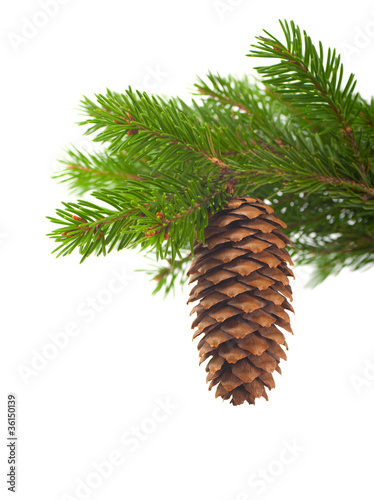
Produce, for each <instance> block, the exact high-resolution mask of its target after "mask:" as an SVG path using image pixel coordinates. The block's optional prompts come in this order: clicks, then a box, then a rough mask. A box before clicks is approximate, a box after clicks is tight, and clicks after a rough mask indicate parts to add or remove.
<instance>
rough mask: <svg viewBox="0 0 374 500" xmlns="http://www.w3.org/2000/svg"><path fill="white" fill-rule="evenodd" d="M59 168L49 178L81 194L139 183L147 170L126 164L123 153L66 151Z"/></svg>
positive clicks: (135, 164)
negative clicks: (133, 180)
mask: <svg viewBox="0 0 374 500" xmlns="http://www.w3.org/2000/svg"><path fill="white" fill-rule="evenodd" d="M60 164H61V169H60V170H59V171H58V172H56V173H55V175H54V176H53V177H54V178H55V179H58V180H59V181H60V182H61V183H67V184H68V185H69V188H70V190H71V191H75V192H78V193H84V192H87V191H90V190H92V189H99V188H102V187H107V188H113V187H116V186H120V185H123V183H124V182H126V180H127V179H135V180H141V178H142V177H141V175H138V174H143V173H144V174H145V173H149V169H148V168H147V166H146V165H145V164H144V162H140V161H138V160H136V159H134V160H132V161H129V160H128V158H126V155H125V153H120V154H116V155H110V154H108V153H107V152H105V151H104V152H99V153H96V154H89V153H87V152H80V151H78V150H76V149H68V150H67V151H66V157H65V158H63V159H62V160H60Z"/></svg>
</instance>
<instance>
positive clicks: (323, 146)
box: [51, 22, 374, 291]
mask: <svg viewBox="0 0 374 500" xmlns="http://www.w3.org/2000/svg"><path fill="white" fill-rule="evenodd" d="M281 25H282V29H283V32H284V35H285V42H284V43H281V42H280V41H279V40H278V39H277V38H275V37H274V36H272V35H270V34H269V33H267V32H265V36H260V37H258V43H257V45H254V46H253V50H252V51H251V54H250V55H251V56H255V57H259V56H260V57H267V58H270V59H277V60H278V61H277V62H276V63H275V64H272V65H270V66H261V67H259V68H257V69H258V71H259V73H260V75H262V77H263V78H262V80H263V81H262V83H259V82H257V81H254V82H251V81H249V79H248V78H241V79H238V78H234V77H232V76H228V77H222V76H220V75H213V74H209V75H208V76H207V78H206V80H205V81H204V80H202V79H200V80H199V81H198V82H197V84H196V85H195V89H196V91H197V94H198V96H199V98H198V100H192V102H191V104H187V103H185V102H184V101H182V100H181V99H169V100H165V99H163V98H161V97H157V96H152V97H150V96H148V95H147V94H146V93H140V92H133V91H132V90H131V88H130V89H129V90H128V91H126V92H125V93H124V94H118V93H113V92H110V91H107V93H106V94H105V95H97V96H96V102H93V101H91V100H89V99H85V100H84V101H83V110H84V112H85V114H86V118H85V120H84V121H83V122H82V124H83V125H87V126H88V130H87V134H92V135H93V140H94V141H96V142H99V143H102V144H103V145H104V147H105V150H104V151H102V152H100V153H95V154H92V155H89V154H87V153H81V152H78V151H75V150H72V151H68V154H67V157H66V159H64V160H63V162H62V163H63V170H62V171H61V172H59V173H58V174H57V175H56V177H58V178H59V179H60V180H61V181H62V182H67V183H68V184H69V185H70V187H71V189H74V190H76V191H80V192H86V191H94V192H93V193H92V194H93V196H94V198H96V200H100V202H101V203H103V206H99V205H97V204H94V203H91V202H88V201H85V200H80V201H78V202H77V203H64V207H63V208H62V209H59V210H57V215H56V217H52V218H51V220H52V221H53V222H54V223H56V224H57V225H58V229H55V230H54V231H53V232H52V233H51V236H52V237H53V238H54V239H55V240H56V242H57V243H58V245H59V246H58V248H56V252H58V254H59V255H61V254H63V255H66V254H69V253H71V252H72V251H73V250H74V249H75V248H78V249H79V251H80V253H81V255H82V260H84V259H85V258H86V257H87V256H88V255H91V254H94V253H96V254H101V253H102V254H105V253H106V252H110V251H111V250H113V249H114V248H116V249H118V250H120V249H123V248H131V247H138V248H140V249H141V250H143V251H150V252H153V253H154V254H155V256H156V258H157V259H161V260H164V261H165V263H164V264H161V267H159V268H157V270H155V271H154V272H153V273H152V274H153V275H154V276H155V278H156V281H157V283H158V285H157V287H156V289H157V290H158V289H160V288H164V289H166V290H167V291H168V290H171V289H172V288H173V286H174V284H175V282H176V279H177V278H178V276H181V281H184V277H183V273H184V270H185V266H187V265H188V263H189V260H190V259H191V256H190V255H189V254H190V253H191V252H192V249H193V243H194V240H195V239H196V238H197V239H198V240H200V241H203V239H204V228H205V226H206V224H207V221H208V216H209V214H211V213H213V212H214V211H215V210H218V209H220V208H221V207H222V206H223V205H224V203H225V201H226V200H227V198H228V197H229V196H230V195H244V196H251V197H253V196H255V197H258V198H261V199H263V200H265V201H266V202H267V203H270V204H272V205H273V206H274V208H275V210H276V212H279V214H280V216H281V217H282V219H283V220H284V221H285V222H286V223H287V224H288V229H287V231H288V234H289V236H290V237H291V239H293V241H294V243H295V247H294V255H295V257H296V261H297V262H304V263H311V262H313V263H315V267H316V270H317V274H318V279H323V278H325V277H326V276H327V275H328V274H331V273H333V272H338V271H339V270H340V269H342V268H343V267H347V266H350V267H352V268H354V269H356V268H362V267H365V266H366V265H370V264H372V263H373V259H374V257H373V255H374V252H373V250H374V248H373V242H374V164H373V160H374V153H373V151H374V147H373V146H374V137H373V136H374V132H373V130H374V100H373V99H372V100H371V101H370V102H366V101H365V100H364V99H363V98H362V97H361V96H360V95H359V94H358V93H357V92H355V84H356V82H355V80H354V77H353V75H350V76H349V77H348V80H347V81H346V83H344V84H343V66H342V64H341V62H340V57H339V56H338V55H337V54H336V52H335V50H331V49H328V51H327V53H326V54H325V55H324V50H323V48H322V44H321V43H320V44H319V47H318V48H316V47H315V46H314V45H313V43H312V41H311V39H310V38H309V37H308V35H307V34H306V33H305V32H301V31H300V29H299V28H298V27H296V26H295V25H294V23H292V22H291V23H290V24H288V23H286V22H285V23H281Z"/></svg>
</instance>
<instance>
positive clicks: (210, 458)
mask: <svg viewBox="0 0 374 500" xmlns="http://www.w3.org/2000/svg"><path fill="white" fill-rule="evenodd" d="M53 3H54V4H55V12H51V11H50V14H49V16H47V17H46V15H43V14H40V13H41V12H43V9H42V7H41V4H42V2H38V1H26V0H18V1H17V2H2V3H1V7H0V19H1V31H2V33H1V35H2V36H1V62H2V64H1V69H2V76H1V86H2V92H1V96H2V99H1V119H0V122H1V127H2V133H1V138H2V175H1V183H0V200H1V201H0V203H1V217H0V235H1V236H0V257H1V262H2V265H1V276H0V280H1V291H0V303H1V333H2V347H1V349H0V356H1V359H0V366H1V370H2V375H1V404H0V431H1V440H0V463H1V467H0V470H1V478H0V491H1V492H0V496H1V497H2V498H3V497H4V495H5V494H8V495H10V493H8V492H7V491H6V488H7V485H6V470H7V466H6V456H7V451H6V440H5V437H6V436H5V433H6V397H7V393H8V392H11V391H13V392H15V393H16V394H17V396H18V401H19V408H18V410H19V419H18V435H19V441H18V465H19V467H18V469H19V470H18V473H19V484H18V498H20V499H22V500H23V499H25V500H29V499H34V498H35V499H38V500H47V499H48V500H53V499H56V500H57V499H64V500H67V499H70V500H71V499H78V498H94V499H97V500H101V499H105V500H106V499H110V500H119V499H125V498H131V499H132V500H138V499H139V500H140V499H142V500H143V499H150V498H152V499H153V498H157V499H158V498H160V499H163V500H172V499H173V500H174V499H176V498H178V499H179V500H185V499H186V500H187V499H189V500H190V499H192V498H193V499H196V500H203V499H204V500H205V499H207V500H213V499H214V500H221V499H222V500H231V499H232V500H246V499H254V498H264V499H273V498H274V499H275V498H276V499H280V498H287V499H288V500H296V499H299V498H303V499H304V500H307V499H315V498H323V499H324V498H332V497H333V498H341V499H350V498H362V499H365V498H371V496H372V471H373V449H374V436H373V416H374V415H373V413H374V404H373V398H374V337H373V333H374V332H373V321H372V282H373V278H374V272H373V270H371V271H366V272H356V273H350V272H348V271H344V272H343V273H341V275H339V276H338V277H332V278H329V279H328V280H327V281H326V282H325V283H324V284H322V285H321V286H319V287H318V288H316V289H314V290H310V289H305V288H304V284H305V282H306V281H307V280H308V271H307V270H305V269H297V270H296V275H297V276H298V280H297V282H296V283H295V287H294V289H295V300H294V306H295V309H296V312H297V314H296V316H295V318H294V320H293V328H294V331H295V336H294V337H292V338H289V339H288V340H289V346H290V349H289V359H288V361H287V362H283V363H282V369H283V376H282V377H280V376H278V377H277V380H276V383H277V387H276V389H275V390H274V391H271V393H270V400H269V402H266V401H265V400H261V401H258V403H257V404H256V406H248V405H242V406H240V407H236V408H235V407H232V406H231V405H229V404H227V403H223V402H222V401H221V400H216V399H214V394H213V393H209V392H208V391H207V387H206V384H205V371H204V369H203V368H202V367H199V366H198V355H197V350H196V343H192V342H191V330H190V318H189V309H190V308H189V307H187V306H186V305H185V302H186V299H187V294H188V291H187V289H185V290H184V292H181V291H178V293H177V294H176V296H175V298H173V297H169V298H167V299H166V300H165V301H164V300H163V298H162V296H156V297H152V296H151V292H152V289H153V284H151V283H149V281H148V277H147V276H145V275H144V274H142V273H137V272H134V271H135V270H136V269H139V268H144V267H147V266H148V265H149V263H148V261H146V259H144V258H143V257H141V256H139V255H136V254H135V253H131V252H126V251H122V252H120V253H113V254H111V255H109V256H108V257H106V258H95V257H91V258H90V259H88V260H87V261H86V262H85V263H84V264H82V265H79V263H78V262H79V257H78V255H77V254H74V255H72V256H70V257H68V258H60V259H55V257H54V256H52V255H51V251H52V249H53V248H54V244H53V242H52V241H50V240H48V238H46V236H45V234H46V233H47V232H49V231H50V230H51V224H50V223H49V222H48V221H47V220H46V219H45V216H46V215H53V213H54V209H55V208H56V207H58V206H60V202H61V200H68V199H73V198H72V197H71V196H70V197H69V195H67V194H66V191H65V187H64V186H60V185H57V184H56V183H55V181H53V180H51V179H50V176H51V173H52V172H53V168H54V165H55V159H56V158H57V157H58V156H59V155H61V152H62V147H63V146H65V145H67V144H68V143H70V142H71V143H73V144H75V145H78V146H80V147H85V146H87V144H88V146H89V141H88V139H82V135H81V134H82V131H81V130H80V129H79V127H77V126H76V125H74V124H75V123H76V122H77V121H78V120H79V113H78V111H77V108H78V105H79V100H80V98H81V96H82V95H83V94H85V95H88V96H90V97H92V96H93V94H94V93H98V92H103V91H105V88H106V87H108V88H110V89H112V90H117V91H121V90H124V89H126V87H127V86H128V85H129V84H131V85H132V86H133V87H135V88H142V89H146V90H148V91H150V92H152V91H153V92H158V93H163V94H174V95H176V94H178V95H181V96H184V97H185V96H187V90H188V88H189V87H190V86H191V84H192V83H193V82H194V80H195V75H201V76H203V75H204V74H206V72H207V71H208V70H211V71H213V72H214V71H219V72H220V73H222V74H227V73H229V72H231V73H234V74H238V75H241V74H243V73H253V69H252V68H253V66H255V65H256V61H255V60H252V59H249V58H246V57H245V54H246V53H248V50H249V46H250V44H251V43H253V42H254V37H255V36H256V35H259V34H260V33H261V30H262V28H265V29H267V30H268V31H270V32H271V33H275V34H279V31H280V30H279V27H278V24H277V19H278V18H287V19H294V20H295V21H296V22H297V23H298V24H299V25H300V26H301V27H302V28H305V29H306V30H307V31H308V33H309V34H310V35H311V36H312V38H313V39H314V40H315V41H317V40H319V39H322V40H323V42H324V44H325V47H327V46H329V45H331V46H334V47H337V48H338V49H339V50H341V51H342V52H343V61H344V63H345V67H346V70H347V71H353V72H355V73H356V75H357V77H358V80H359V83H358V89H359V91H360V92H362V93H363V95H364V96H365V97H367V98H368V97H370V95H371V92H372V88H373V84H372V82H373V69H372V61H373V56H374V5H373V3H372V2H365V1H356V2H353V3H352V2H343V1H339V2H337V1H335V2H326V1H316V0H315V1H314V2H312V3H311V2H300V1H295V0H293V1H288V2H279V1H267V2H263V3H260V2H254V1H240V0H222V1H221V2H219V1H216V2H215V1H214V0H199V1H198V0H190V1H189V2H176V1H175V0H174V1H172V0H159V1H157V2H156V1H152V0H143V1H137V2H129V1H122V2H119V1H118V0H117V1H115V0H106V1H105V2H104V1H102V2H100V1H98V0H91V1H88V0H70V1H65V2H59V3H57V4H56V2H52V4H53ZM52 14H53V15H52ZM30 23H31V24H32V25H33V26H34V28H32V27H30ZM35 23H36V24H37V25H39V27H35ZM43 23H44V24H45V25H44V26H42V27H41V24H43ZM365 32H366V35H365ZM25 34H26V35H27V36H28V38H25V37H24V35H25ZM17 37H24V38H23V40H22V38H17ZM155 75H156V76H155ZM116 273H117V274H116ZM118 275H119V276H121V280H122V281H121V280H120V279H119V278H118ZM116 276H117V277H116ZM114 287H115V288H116V292H114ZM110 290H112V292H110ZM92 299H95V300H97V303H98V304H99V305H100V302H101V306H100V308H101V310H100V311H94V309H93V308H92V306H90V305H89V304H90V303H91V302H90V300H92ZM104 302H105V303H104ZM88 310H90V311H91V312H87V311H88ZM72 323H75V325H76V328H77V329H78V331H77V330H76V331H75V333H77V335H76V336H75V337H74V338H73V337H69V340H68V341H66V338H67V337H66V335H64V334H61V332H63V331H64V330H66V329H69V328H72V326H71V324H72ZM58 334H60V335H58ZM51 336H55V338H56V337H58V338H60V341H61V342H62V340H61V339H63V338H65V344H66V345H65V347H64V348H63V349H62V348H61V349H59V350H58V352H57V353H56V352H53V351H50V350H49V351H48V349H50V347H48V346H50V344H51ZM289 337H290V336H289ZM42 352H47V353H49V355H50V357H51V356H53V355H54V356H55V357H54V359H49V360H47V361H44V365H42V364H41V363H42V362H41V361H40V359H39V361H37V360H36V358H37V353H39V354H40V353H42ZM32 364H34V366H37V370H34V368H32ZM25 370H29V371H25ZM31 370H34V371H31ZM22 373H23V375H22ZM25 373H26V374H27V375H25ZM160 401H161V402H163V403H162V404H165V402H166V404H169V405H170V409H169V410H168V413H165V410H163V409H159V408H161V407H160ZM171 407H172V408H171ZM155 418H156V420H155ZM161 419H162V421H160V420H161ZM157 420H158V421H157ZM137 429H138V430H139V432H140V433H141V434H140V435H139V437H134V436H132V433H134V432H135V433H136V432H138V430H137ZM131 436H132V437H131ZM130 437H131V439H129V438H130ZM290 449H293V451H290ZM113 454H114V455H113ZM114 458H115V459H116V461H115V465H111V466H110V467H108V465H106V466H105V465H104V468H103V462H108V460H109V459H111V460H112V461H113V459H114ZM119 462H122V463H121V464H119ZM95 464H96V466H95ZM98 464H101V472H100V473H98V472H97V467H99V469H100V466H99V465H98ZM103 476H106V477H103ZM261 476H262V477H263V479H261V478H260V477H261ZM83 485H85V486H83ZM87 485H88V486H87Z"/></svg>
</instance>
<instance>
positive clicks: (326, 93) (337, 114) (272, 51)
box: [249, 22, 368, 178]
mask: <svg viewBox="0 0 374 500" xmlns="http://www.w3.org/2000/svg"><path fill="white" fill-rule="evenodd" d="M281 26H282V30H283V33H284V35H285V38H286V44H287V46H285V45H283V44H282V43H281V42H280V41H279V40H277V39H276V38H275V37H273V36H272V35H270V34H269V33H268V32H266V31H265V33H266V34H267V35H268V36H269V37H264V36H260V37H257V39H258V40H259V43H258V44H257V45H253V46H252V47H254V49H257V50H253V49H252V50H251V53H250V54H249V55H250V56H255V57H270V58H276V59H280V60H281V62H280V63H279V64H274V65H272V66H260V67H257V68H256V69H257V71H258V72H259V73H260V74H262V75H265V78H264V80H263V81H264V83H265V84H268V85H269V86H272V87H275V88H276V89H277V92H278V93H279V94H280V95H281V96H282V97H283V96H287V99H288V100H289V101H290V102H291V103H292V102H295V103H296V104H297V106H299V107H305V108H306V109H307V112H308V116H309V117H312V118H313V120H310V123H314V120H315V119H317V120H318V121H319V122H320V121H321V116H322V115H325V120H327V121H328V124H327V128H328V127H329V126H330V127H331V128H334V122H335V120H336V121H337V122H338V126H339V129H340V130H341V132H342V133H343V135H344V136H345V138H346V139H347V141H348V143H349V144H350V146H351V147H352V149H353V150H354V152H355V154H356V156H357V159H358V165H359V168H360V170H361V173H362V175H363V177H364V178H365V177H366V172H367V169H368V165H367V164H366V165H365V164H364V161H363V159H362V157H361V155H360V150H359V148H358V145H357V142H356V139H355V135H354V131H353V127H354V123H355V119H356V117H357V115H358V114H359V113H360V112H361V106H360V100H359V98H358V97H359V96H358V94H354V89H355V86H356V80H355V79H354V75H353V74H351V75H350V76H349V78H348V81H347V82H346V84H345V86H344V87H342V81H343V64H342V63H341V62H340V56H336V53H335V50H333V51H331V49H328V53H327V58H326V61H324V54H323V48H322V44H321V43H320V45H319V52H318V51H317V49H316V48H315V47H314V45H313V43H312V41H311V39H310V37H309V36H308V35H307V34H306V32H305V31H304V32H303V34H302V33H301V30H300V28H299V27H298V26H295V24H294V23H293V22H291V23H290V25H288V23H287V22H285V23H282V22H281ZM301 84H302V91H301V92H300V87H301ZM313 105H314V106H313ZM316 105H317V106H316ZM329 111H331V113H330V112H329ZM331 114H332V116H331ZM324 126H325V127H326V122H325V123H324Z"/></svg>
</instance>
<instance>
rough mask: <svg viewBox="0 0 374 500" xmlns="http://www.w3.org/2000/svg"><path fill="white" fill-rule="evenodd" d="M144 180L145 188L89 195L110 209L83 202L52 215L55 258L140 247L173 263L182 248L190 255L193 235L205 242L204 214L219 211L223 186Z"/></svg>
mask: <svg viewBox="0 0 374 500" xmlns="http://www.w3.org/2000/svg"><path fill="white" fill-rule="evenodd" d="M144 181H145V182H146V187H144V182H143V181H134V180H129V181H128V182H127V183H126V185H125V186H124V187H122V188H118V189H113V190H107V189H102V190H100V191H97V192H94V193H93V196H94V197H95V198H97V199H98V200H101V201H103V202H105V203H106V204H107V205H109V206H111V207H113V208H114V210H113V209H112V208H107V207H102V206H98V205H95V204H93V203H91V202H87V201H85V200H80V201H78V203H64V207H65V208H64V210H61V209H58V210H57V211H56V212H57V215H58V216H59V218H55V217H50V220H51V221H52V222H54V223H56V224H58V225H59V226H61V227H59V228H58V229H56V230H54V231H53V232H52V233H51V234H50V236H52V237H53V238H54V239H55V240H56V242H58V243H59V246H58V247H57V248H56V250H55V251H56V252H59V253H58V255H67V254H69V253H71V252H72V251H73V250H74V249H75V248H76V247H79V248H80V253H81V254H82V261H83V260H84V259H85V258H87V257H88V256H89V255H91V254H92V253H96V254H97V255H100V254H101V253H103V254H106V253H107V252H110V251H111V250H113V249H114V248H116V247H117V248H118V249H122V248H129V247H133V246H137V245H140V246H141V247H142V248H143V249H145V248H147V247H151V248H152V249H153V250H154V251H155V253H156V256H157V258H161V259H162V258H164V256H165V255H170V259H171V260H172V262H174V260H175V258H176V256H178V255H180V250H181V249H182V248H190V249H191V250H192V248H193V242H194V239H195V237H196V234H198V237H199V238H200V239H203V237H204V232H203V230H204V227H205V225H206V224H207V219H208V210H212V209H213V207H214V209H217V208H219V207H220V206H222V204H223V202H224V200H225V198H226V196H227V195H226V194H225V192H224V188H223V187H222V188H220V187H217V186H216V185H214V184H213V183H209V182H208V183H206V184H205V185H198V184H197V183H196V182H195V181H194V180H193V179H191V178H188V179H187V178H185V179H181V178H179V179H178V180H176V179H173V178H167V179H166V178H163V179H154V178H151V177H148V178H147V177H146V178H144ZM186 184H188V185H186ZM149 200H151V201H149ZM195 226H196V227H195Z"/></svg>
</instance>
